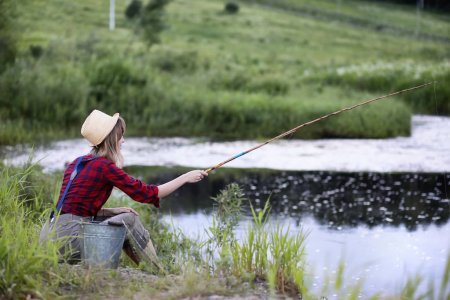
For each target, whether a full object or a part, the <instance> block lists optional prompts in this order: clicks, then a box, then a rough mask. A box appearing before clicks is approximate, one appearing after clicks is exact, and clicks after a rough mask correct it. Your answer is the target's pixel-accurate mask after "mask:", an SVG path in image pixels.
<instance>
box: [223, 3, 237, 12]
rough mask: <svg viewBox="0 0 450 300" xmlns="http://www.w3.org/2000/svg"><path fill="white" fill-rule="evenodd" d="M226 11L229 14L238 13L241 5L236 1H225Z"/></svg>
mask: <svg viewBox="0 0 450 300" xmlns="http://www.w3.org/2000/svg"><path fill="white" fill-rule="evenodd" d="M224 11H225V12H226V13H228V14H237V13H238V12H239V5H238V4H237V3H235V2H227V3H225V7H224Z"/></svg>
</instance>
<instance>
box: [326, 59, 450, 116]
mask: <svg viewBox="0 0 450 300" xmlns="http://www.w3.org/2000/svg"><path fill="white" fill-rule="evenodd" d="M449 80H450V69H449V68H448V64H445V63H443V64H439V65H434V64H430V65H417V64H413V63H409V62H404V63H396V64H389V63H378V64H374V65H361V66H350V67H342V68H338V69H337V70H333V71H331V72H329V73H328V74H327V75H326V76H325V81H326V82H327V83H329V84H334V85H340V86H342V85H344V86H350V87H351V88H356V89H358V90H365V91H370V92H382V93H384V94H387V93H388V92H394V91H400V90H403V89H407V88H411V87H414V86H418V85H421V84H424V83H427V82H431V81H435V82H436V83H435V84H434V85H432V86H427V87H424V88H421V89H418V90H414V91H411V92H407V93H403V94H401V95H400V97H401V98H402V99H403V100H404V101H405V102H406V103H407V104H408V105H410V107H411V108H412V109H413V111H414V112H416V113H427V114H438V115H449V114H450V86H449V85H448V84H447V83H448V82H449Z"/></svg>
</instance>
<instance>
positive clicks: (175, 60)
mask: <svg viewBox="0 0 450 300" xmlns="http://www.w3.org/2000/svg"><path fill="white" fill-rule="evenodd" d="M152 62H153V65H154V66H156V67H157V68H158V69H160V70H161V71H165V72H187V73H192V72H194V71H196V70H197V67H198V54H197V52H196V51H186V52H182V51H175V50H172V49H161V50H159V51H157V52H155V53H154V56H153V58H152Z"/></svg>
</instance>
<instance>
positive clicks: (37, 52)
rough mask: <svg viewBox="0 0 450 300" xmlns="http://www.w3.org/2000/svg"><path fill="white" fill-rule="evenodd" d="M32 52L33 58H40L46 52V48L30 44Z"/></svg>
mask: <svg viewBox="0 0 450 300" xmlns="http://www.w3.org/2000/svg"><path fill="white" fill-rule="evenodd" d="M29 49H30V54H31V56H32V57H33V58H36V59H38V58H40V57H41V56H42V54H43V53H44V48H42V46H39V45H30V48H29Z"/></svg>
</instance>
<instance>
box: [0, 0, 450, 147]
mask: <svg viewBox="0 0 450 300" xmlns="http://www.w3.org/2000/svg"><path fill="white" fill-rule="evenodd" d="M280 3H281V2H280ZM282 3H284V4H283V5H290V6H292V7H296V8H298V7H300V8H302V7H308V8H311V7H312V8H314V10H316V11H317V12H318V13H317V14H318V15H320V14H321V13H323V14H325V15H326V14H327V13H329V12H330V11H335V10H337V9H339V16H340V15H343V16H344V17H346V18H353V17H355V16H364V18H366V19H368V22H375V21H377V20H379V21H380V22H383V24H384V23H386V24H390V25H392V26H394V27H396V28H397V27H399V28H400V27H401V28H410V27H411V26H412V24H415V16H416V15H415V11H414V10H413V9H412V10H411V9H409V8H405V7H403V6H398V5H388V4H374V3H373V2H365V1H357V2H353V1H352V2H347V1H345V3H342V5H341V6H340V8H336V2H335V1H326V0H320V1H306V0H305V1H302V2H292V1H287V0H285V1H282ZM125 5H126V2H119V3H116V16H117V20H116V24H117V29H116V30H115V31H114V32H110V31H109V30H108V28H107V18H108V7H107V3H106V2H105V3H91V2H89V1H86V0H83V1H77V2H76V3H73V2H67V1H65V2H60V1H55V0H51V1H42V0H38V1H23V2H21V3H18V4H17V14H18V17H17V21H16V24H15V25H16V27H17V28H20V29H21V30H20V32H21V34H20V36H18V37H17V40H18V45H19V56H18V58H17V59H16V62H15V64H14V65H12V66H10V67H8V68H7V69H6V70H5V71H4V72H3V73H2V74H0V117H2V119H3V120H4V122H2V124H1V125H0V126H1V129H2V130H1V131H0V132H1V133H0V144H15V143H23V142H37V141H43V140H46V139H59V138H62V137H75V136H78V135H79V133H78V132H79V126H80V124H81V123H82V121H83V119H84V118H85V116H86V115H87V114H88V113H89V112H90V110H92V109H93V108H99V109H102V110H104V111H106V112H108V113H114V112H116V111H119V112H121V114H122V115H123V116H124V117H125V119H126V120H127V121H128V125H129V126H128V128H129V133H130V134H131V135H135V136H142V135H144V136H202V137H210V138H214V139H236V138H263V137H270V136H273V135H276V134H278V133H280V132H282V131H285V130H288V129H290V128H292V127H294V126H296V125H298V124H300V123H302V122H305V121H309V120H310V119H311V118H314V117H317V116H320V115H322V114H325V113H329V112H331V111H334V110H337V109H339V108H342V107H343V106H347V105H350V104H354V103H357V102H359V101H362V100H365V99H369V98H372V97H375V96H379V95H382V94H386V93H388V92H391V91H392V90H393V89H397V88H403V87H409V86H413V85H415V84H417V83H422V82H426V81H431V80H438V81H439V83H438V85H436V88H435V89H434V88H426V89H423V90H421V91H418V92H412V93H410V94H408V95H406V96H402V97H399V98H395V99H391V100H389V104H386V103H385V102H384V103H383V104H380V105H372V106H368V107H364V108H361V109H358V110H356V111H355V112H352V113H350V114H342V115H340V116H338V117H336V118H335V120H333V121H325V122H321V123H319V124H317V125H314V126H311V127H309V128H307V129H305V130H302V131H301V132H299V133H298V134H296V135H295V138H321V137H348V138H358V137H369V138H384V137H390V136H399V135H400V136H401V135H408V134H409V133H410V117H411V113H417V112H420V113H424V112H425V113H433V114H444V115H447V114H449V113H450V108H449V104H448V103H449V101H448V99H449V93H450V92H449V90H448V88H447V87H446V86H445V84H444V82H446V81H447V79H448V72H449V71H448V70H449V67H448V61H449V53H450V52H449V45H448V44H446V43H442V42H439V41H433V40H431V41H428V40H427V41H425V40H422V39H417V38H414V37H410V36H398V35H392V34H390V33H389V32H385V31H376V30H367V28H364V27H361V26H359V27H358V26H354V25H352V24H348V22H347V23H346V22H337V23H336V22H328V21H327V20H323V19H321V18H318V17H309V16H301V15H300V16H299V15H296V14H295V13H293V12H292V11H291V10H280V9H272V8H267V7H266V6H261V5H255V4H247V3H240V6H241V9H240V11H239V13H238V14H236V15H232V16H231V15H226V14H223V13H222V10H223V5H224V3H223V2H222V1H218V0H217V1H216V0H215V1H195V2H191V1H183V0H179V1H173V2H171V3H170V4H169V5H168V9H167V13H166V24H167V28H166V30H165V31H164V32H163V34H162V36H161V38H162V43H161V44H160V45H156V46H154V47H152V48H148V47H147V46H146V45H145V43H144V42H143V41H142V40H141V39H140V36H139V35H138V34H137V33H136V30H135V28H134V25H133V23H131V22H129V21H127V20H125V18H124V13H123V12H124V11H125ZM422 21H423V26H422V27H421V28H422V29H421V30H422V31H423V32H425V31H426V32H433V33H434V34H436V35H440V36H447V37H448V32H449V31H448V29H449V28H450V27H449V26H450V25H449V22H448V18H447V17H446V16H445V15H440V14H436V13H433V12H425V13H424V14H423V19H422ZM31 46H34V47H36V46H37V47H41V48H42V56H40V57H38V58H34V57H33V56H32V55H31V52H30V47H31ZM372 65H375V66H392V68H390V67H388V68H384V67H381V68H378V69H377V70H376V71H372V69H370V68H369V69H368V68H367V66H372ZM405 66H408V67H405ZM410 68H411V69H412V70H413V71H409V70H410ZM339 70H349V71H348V72H347V73H345V74H341V73H339ZM353 70H358V71H353ZM359 70H363V72H362V73H361V72H360V71H359ZM414 70H419V71H420V70H424V71H423V72H422V71H420V72H419V73H417V72H415V71H414ZM435 70H438V72H437V73H436V72H435Z"/></svg>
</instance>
